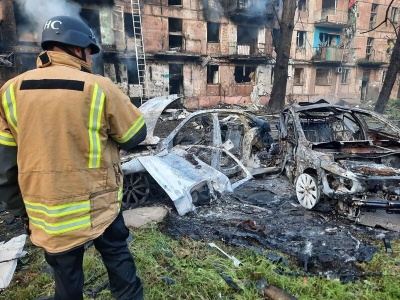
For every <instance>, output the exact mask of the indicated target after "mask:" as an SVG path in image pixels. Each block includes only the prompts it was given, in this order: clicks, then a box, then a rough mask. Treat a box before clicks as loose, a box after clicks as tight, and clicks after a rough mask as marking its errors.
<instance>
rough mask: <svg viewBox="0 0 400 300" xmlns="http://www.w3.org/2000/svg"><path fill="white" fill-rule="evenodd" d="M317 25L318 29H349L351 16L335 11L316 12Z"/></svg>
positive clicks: (345, 12) (322, 10)
mask: <svg viewBox="0 0 400 300" xmlns="http://www.w3.org/2000/svg"><path fill="white" fill-rule="evenodd" d="M315 25H316V26H318V27H325V28H335V29H342V28H344V27H349V26H350V23H349V14H348V12H347V11H340V10H335V9H321V10H317V11H315Z"/></svg>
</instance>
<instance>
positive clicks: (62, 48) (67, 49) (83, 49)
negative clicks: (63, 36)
mask: <svg viewBox="0 0 400 300" xmlns="http://www.w3.org/2000/svg"><path fill="white" fill-rule="evenodd" d="M57 47H58V48H60V49H61V50H63V51H64V52H66V53H67V54H69V55H72V56H74V57H76V58H79V59H80V60H83V61H84V62H87V61H86V52H85V48H82V47H81V52H82V57H79V56H78V55H76V54H75V53H74V52H72V51H71V50H70V49H69V48H68V46H67V45H62V44H60V45H57Z"/></svg>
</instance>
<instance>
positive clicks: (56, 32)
mask: <svg viewBox="0 0 400 300" xmlns="http://www.w3.org/2000/svg"><path fill="white" fill-rule="evenodd" d="M54 42H56V43H62V44H66V45H72V46H77V47H82V48H86V47H90V48H91V49H92V52H91V54H96V53H99V52H100V48H99V46H98V45H97V44H96V38H95V36H94V34H93V31H92V30H91V29H90V28H89V26H88V25H86V24H85V23H84V22H83V21H81V20H80V19H77V18H73V17H68V16H57V17H53V18H51V19H49V20H48V21H47V22H46V23H45V24H44V27H43V31H42V43H41V46H42V49H43V50H47V49H48V48H49V46H50V45H52V44H54Z"/></svg>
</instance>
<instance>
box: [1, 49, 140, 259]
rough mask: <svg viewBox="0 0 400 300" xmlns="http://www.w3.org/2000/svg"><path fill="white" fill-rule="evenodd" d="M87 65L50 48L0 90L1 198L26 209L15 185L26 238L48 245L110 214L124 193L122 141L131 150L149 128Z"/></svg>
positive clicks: (88, 231)
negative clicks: (25, 222)
mask: <svg viewBox="0 0 400 300" xmlns="http://www.w3.org/2000/svg"><path fill="white" fill-rule="evenodd" d="M90 72H91V68H90V66H89V65H88V64H87V63H86V62H83V61H81V60H80V59H78V58H75V57H73V56H70V55H68V54H65V53H61V52H52V51H47V52H43V53H41V54H40V56H39V57H38V60H37V69H35V70H31V71H28V72H26V73H23V74H21V75H19V76H17V77H16V78H14V79H11V80H9V81H8V82H6V83H5V85H4V86H3V87H2V88H1V90H0V93H1V99H2V101H1V105H0V155H2V156H1V158H0V161H1V162H0V199H1V200H3V201H4V202H5V203H6V207H7V205H8V206H9V207H10V208H11V209H14V211H15V212H17V211H18V212H21V211H23V209H22V208H21V207H20V206H19V204H18V201H19V200H18V194H19V191H18V190H16V188H15V185H17V186H18V185H19V189H20V191H21V194H22V197H20V198H21V199H23V203H24V205H25V208H26V212H27V213H28V216H29V219H30V229H31V231H32V235H31V240H32V242H33V244H35V245H37V246H40V247H43V248H44V249H46V251H48V252H50V253H60V252H64V251H67V250H70V249H72V248H74V247H76V246H79V245H82V244H84V243H85V242H87V241H90V240H92V239H94V238H96V237H98V236H99V235H101V234H102V233H103V231H104V230H105V229H106V228H107V227H108V226H109V225H110V223H111V222H112V221H113V220H114V219H115V217H116V216H117V214H118V212H119V210H120V202H119V201H121V199H122V177H123V176H122V172H121V168H120V159H119V147H121V148H122V149H125V150H129V149H130V148H132V147H134V146H136V145H137V144H139V143H140V142H141V141H142V140H143V139H144V138H145V136H146V125H145V121H144V119H143V115H142V114H141V113H140V111H139V110H138V109H137V108H136V107H135V106H134V105H133V104H131V102H130V99H129V97H128V96H126V95H125V94H124V93H123V92H122V91H121V90H120V89H119V88H118V87H117V86H116V85H115V84H114V83H113V82H112V81H111V80H110V79H108V78H105V77H103V76H99V75H93V74H91V73H90ZM118 146H119V147H118ZM15 156H16V165H13V160H15ZM3 157H7V159H6V160H4V159H3ZM16 171H17V172H18V182H17V180H16V179H15V178H12V177H13V174H15V173H16ZM10 189H11V190H12V191H11V190H10ZM17 189H18V187H17ZM4 191H5V194H3V193H2V192H4ZM7 193H8V194H7Z"/></svg>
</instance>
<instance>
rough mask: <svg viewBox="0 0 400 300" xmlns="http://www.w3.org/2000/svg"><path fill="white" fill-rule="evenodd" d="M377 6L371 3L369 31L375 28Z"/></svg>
mask: <svg viewBox="0 0 400 300" xmlns="http://www.w3.org/2000/svg"><path fill="white" fill-rule="evenodd" d="M378 7H379V5H378V4H375V3H373V4H372V6H371V15H370V17H369V29H373V28H374V27H375V23H376V18H377V15H378Z"/></svg>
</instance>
